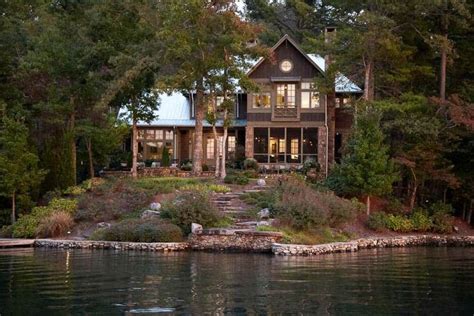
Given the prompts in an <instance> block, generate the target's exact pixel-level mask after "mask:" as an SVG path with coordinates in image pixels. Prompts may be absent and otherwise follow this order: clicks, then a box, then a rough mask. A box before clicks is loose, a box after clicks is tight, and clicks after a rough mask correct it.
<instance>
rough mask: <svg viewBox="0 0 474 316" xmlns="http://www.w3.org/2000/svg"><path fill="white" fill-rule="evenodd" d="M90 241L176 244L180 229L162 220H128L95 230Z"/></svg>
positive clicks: (179, 237)
mask: <svg viewBox="0 0 474 316" xmlns="http://www.w3.org/2000/svg"><path fill="white" fill-rule="evenodd" d="M91 239H93V240H107V241H127V242H178V241H182V240H183V233H182V232H181V230H180V228H179V227H178V226H176V225H173V224H171V223H167V222H164V221H162V220H143V219H128V220H124V221H122V222H120V223H118V224H116V225H113V226H112V227H109V228H103V229H98V230H96V231H95V232H94V233H93V234H92V236H91Z"/></svg>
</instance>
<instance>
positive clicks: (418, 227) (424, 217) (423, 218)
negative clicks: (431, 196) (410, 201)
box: [410, 208, 433, 232]
mask: <svg viewBox="0 0 474 316" xmlns="http://www.w3.org/2000/svg"><path fill="white" fill-rule="evenodd" d="M410 219H411V222H412V225H413V230H415V231H418V232H427V231H429V230H431V228H432V226H433V223H432V221H431V219H430V217H429V216H428V213H427V212H426V211H425V210H423V209H420V208H418V209H414V210H413V212H412V214H411V216H410Z"/></svg>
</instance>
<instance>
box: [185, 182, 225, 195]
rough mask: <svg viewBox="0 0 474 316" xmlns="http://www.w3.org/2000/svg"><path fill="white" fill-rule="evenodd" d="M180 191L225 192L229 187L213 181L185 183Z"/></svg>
mask: <svg viewBox="0 0 474 316" xmlns="http://www.w3.org/2000/svg"><path fill="white" fill-rule="evenodd" d="M181 190H182V191H201V192H207V193H209V192H216V193H227V192H230V191H231V189H230V188H229V187H228V186H225V185H222V184H214V183H198V184H187V185H185V186H183V187H182V188H181Z"/></svg>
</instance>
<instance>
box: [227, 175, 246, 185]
mask: <svg viewBox="0 0 474 316" xmlns="http://www.w3.org/2000/svg"><path fill="white" fill-rule="evenodd" d="M224 182H225V183H229V184H238V185H246V184H248V183H249V178H247V177H246V176H245V175H244V174H242V173H233V174H228V175H226V176H225V178H224Z"/></svg>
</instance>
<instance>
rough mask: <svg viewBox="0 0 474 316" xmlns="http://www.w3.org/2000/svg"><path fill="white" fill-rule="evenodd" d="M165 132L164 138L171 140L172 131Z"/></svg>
mask: <svg viewBox="0 0 474 316" xmlns="http://www.w3.org/2000/svg"><path fill="white" fill-rule="evenodd" d="M160 132H163V131H160ZM165 133H166V134H165V135H166V140H173V131H166V132H165ZM162 135H163V134H162ZM162 137H163V136H162Z"/></svg>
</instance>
